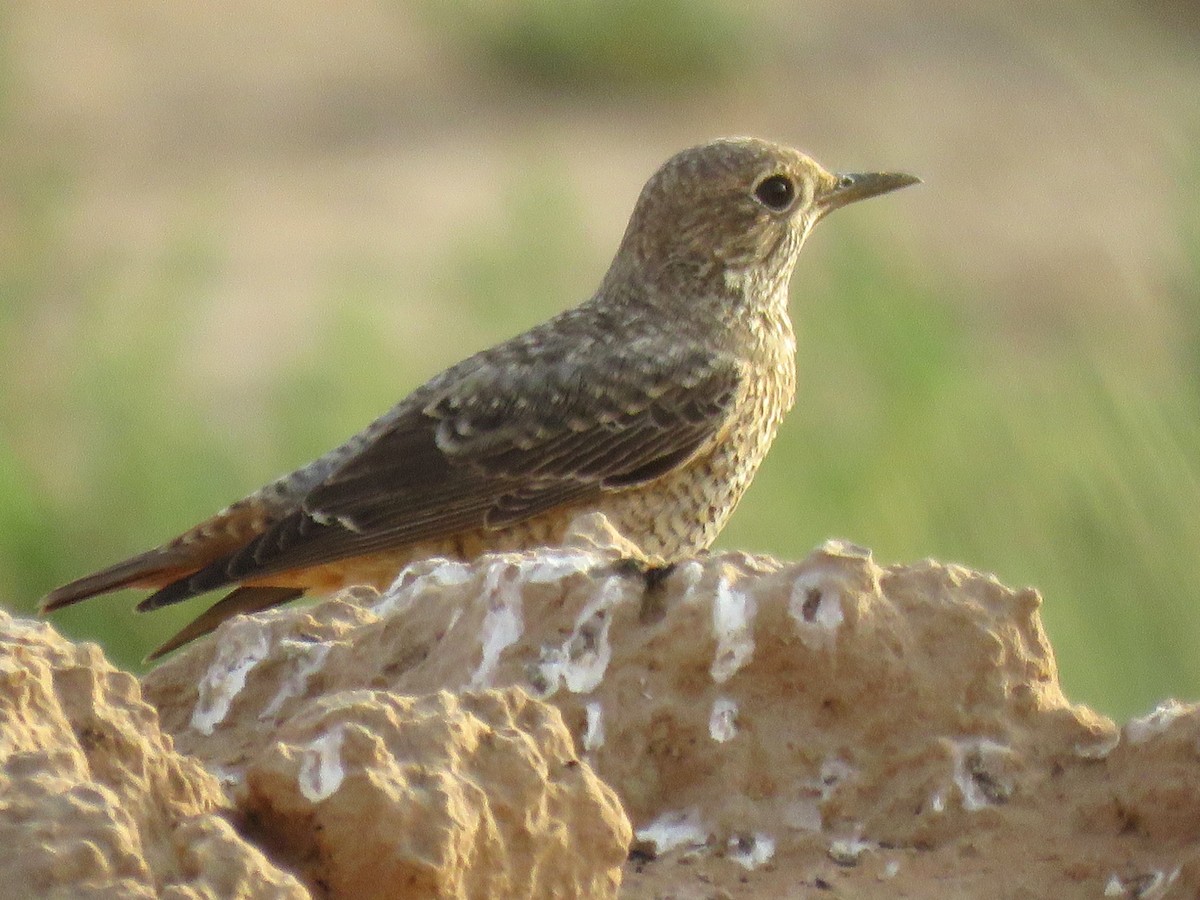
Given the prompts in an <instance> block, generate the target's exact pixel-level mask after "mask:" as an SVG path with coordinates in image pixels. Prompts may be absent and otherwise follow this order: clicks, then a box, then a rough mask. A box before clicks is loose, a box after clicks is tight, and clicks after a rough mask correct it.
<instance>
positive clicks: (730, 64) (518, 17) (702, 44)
mask: <svg viewBox="0 0 1200 900" xmlns="http://www.w3.org/2000/svg"><path fill="white" fill-rule="evenodd" d="M422 9H423V11H424V12H425V14H426V16H427V18H428V19H429V20H430V21H431V23H432V24H433V25H434V26H435V27H437V28H438V29H439V30H440V31H442V32H443V33H444V34H445V35H446V36H447V38H448V39H450V40H452V41H454V42H455V43H457V44H458V46H459V52H460V54H461V55H462V56H463V57H464V58H467V59H472V60H478V61H482V62H484V63H485V64H487V65H489V66H490V67H491V68H493V69H495V70H497V71H499V72H501V73H505V74H507V75H509V76H511V77H512V78H514V79H515V80H517V81H520V82H521V83H523V84H527V85H529V84H534V85H540V86H542V87H545V88H550V89H553V90H569V91H572V92H582V93H584V94H589V95H602V94H604V93H607V92H609V91H612V90H629V89H636V90H639V91H641V90H645V89H647V88H650V89H659V90H661V89H669V88H672V87H678V86H686V87H688V88H695V87H696V86H698V85H702V84H706V83H713V82H716V81H720V80H721V79H723V78H725V77H727V76H729V75H730V74H731V73H733V72H735V71H738V70H743V71H744V70H745V69H746V68H747V66H748V65H756V64H757V62H755V63H751V62H750V60H757V59H760V58H761V55H762V51H763V48H762V46H761V44H760V43H759V42H755V43H753V44H752V43H751V33H752V32H757V31H758V29H757V28H755V27H753V26H752V23H753V22H754V20H755V18H756V13H757V11H754V10H746V9H739V8H738V7H737V6H734V5H732V4H729V3H727V2H723V0H657V2H655V3H645V2H643V0H573V2H570V3H563V2H560V0H520V2H505V3H496V2H490V0H452V2H447V3H438V4H428V5H426V6H424V7H422ZM757 37H759V38H762V37H763V35H761V34H758V35H757Z"/></svg>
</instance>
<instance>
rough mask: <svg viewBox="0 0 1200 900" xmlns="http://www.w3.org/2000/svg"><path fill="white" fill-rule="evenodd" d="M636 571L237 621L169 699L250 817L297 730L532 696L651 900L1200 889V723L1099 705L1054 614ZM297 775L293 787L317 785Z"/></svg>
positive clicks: (579, 554) (495, 569)
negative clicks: (354, 708)
mask: <svg viewBox="0 0 1200 900" xmlns="http://www.w3.org/2000/svg"><path fill="white" fill-rule="evenodd" d="M624 553H625V551H624V550H623V549H622V548H617V547H612V546H606V545H605V542H604V541H603V540H595V541H592V545H591V546H587V547H583V546H576V547H571V548H567V549H560V550H547V551H540V552H537V553H528V554H499V555H493V556H487V557H484V558H482V559H481V560H479V561H478V562H477V563H474V564H463V563H459V562H451V561H447V560H437V559H435V560H428V561H425V562H422V563H419V564H416V565H414V566H412V567H410V568H409V569H408V570H407V571H406V572H405V573H404V574H403V576H402V577H401V578H400V579H399V580H398V582H397V584H396V585H395V586H394V587H393V588H392V589H391V590H390V591H388V592H386V593H385V594H383V595H382V596H379V595H376V594H374V593H372V592H365V591H364V592H357V593H349V594H346V595H344V596H342V597H338V598H334V599H332V600H329V601H327V602H324V603H321V604H319V605H315V606H310V607H306V608H303V607H302V608H291V609H285V610H275V611H272V612H270V613H266V614H262V615H259V616H257V617H254V618H249V619H245V618H243V619H237V620H234V621H232V622H230V623H227V624H226V625H225V626H223V627H222V628H221V629H220V630H219V631H218V632H217V634H216V636H215V640H212V641H207V642H202V643H200V644H198V645H197V646H195V647H193V648H190V649H188V650H187V651H185V652H184V653H182V654H180V655H179V656H178V657H176V658H175V659H172V660H170V661H168V662H167V663H166V664H164V665H163V666H161V667H160V668H159V669H157V670H155V671H154V672H152V673H150V674H149V675H148V676H147V677H146V679H145V689H146V692H147V696H148V697H150V698H151V699H152V702H154V703H155V705H156V706H158V708H159V709H160V712H161V715H162V717H163V722H164V727H165V728H166V729H167V730H168V731H169V732H170V733H172V734H174V735H175V737H176V739H177V741H178V745H179V746H180V748H181V749H183V750H186V751H187V752H189V753H194V754H195V755H197V756H198V757H200V758H201V759H204V760H205V761H206V762H207V763H209V764H210V765H212V766H214V767H217V768H218V769H219V770H220V771H221V772H222V773H224V774H225V775H226V776H227V777H229V778H230V779H231V782H232V784H233V787H232V791H233V793H234V794H235V795H237V796H242V797H247V796H251V795H252V794H253V792H254V791H255V790H257V788H256V787H255V785H256V784H258V783H259V781H258V779H259V778H261V777H262V776H261V772H262V769H261V768H260V767H261V766H263V763H262V762H261V760H262V759H263V758H264V757H263V753H264V749H263V748H269V747H270V746H271V743H272V742H273V741H275V740H278V739H279V737H278V736H279V735H280V734H284V733H288V729H291V728H293V727H298V726H294V723H295V722H298V721H301V720H302V719H303V721H305V722H306V723H308V724H306V725H305V726H304V729H305V730H304V734H305V738H304V740H307V741H308V746H309V747H310V748H311V747H312V745H313V743H314V742H318V744H319V746H321V747H324V748H325V749H326V750H328V749H329V747H330V745H331V744H333V743H336V738H335V737H334V735H336V734H337V733H338V732H337V728H338V722H341V721H343V720H335V719H323V718H321V717H322V716H325V715H327V713H326V711H325V706H324V704H327V703H330V702H332V703H334V705H335V706H337V705H338V704H341V703H344V702H349V700H347V699H346V698H348V697H354V696H357V695H356V694H355V692H361V691H364V690H367V691H372V692H388V693H391V694H400V695H410V696H413V697H422V695H436V694H437V693H438V692H440V691H451V692H478V691H482V690H486V689H489V688H509V687H517V688H523V689H524V690H526V691H528V692H530V693H531V694H533V695H534V696H537V697H539V698H541V699H543V700H545V701H546V702H548V703H551V704H553V705H554V706H556V707H558V709H559V710H561V712H562V716H563V718H564V720H565V721H566V723H567V725H568V727H569V728H570V730H571V732H572V734H573V736H574V739H575V742H576V746H577V747H578V748H579V751H580V752H581V753H582V754H583V759H584V760H586V761H587V762H589V763H591V765H592V766H594V768H595V770H596V771H597V772H598V773H599V775H600V777H602V778H603V779H604V780H605V781H606V782H607V783H608V784H610V785H611V786H612V787H613V788H614V789H615V790H616V792H617V794H618V795H619V797H620V799H621V802H622V803H623V804H624V807H625V809H626V811H627V812H628V814H629V818H630V819H631V820H632V821H633V824H634V827H635V829H636V835H637V839H638V841H637V843H636V844H635V850H634V853H633V855H632V857H631V860H630V862H629V863H628V864H627V865H626V867H625V883H624V887H623V888H622V894H623V896H631V897H641V896H679V897H688V896H696V897H709V896H722V895H729V896H763V897H766V896H782V895H787V894H788V892H789V891H791V892H793V893H794V892H795V891H796V890H802V891H803V890H812V891H816V890H820V889H822V888H833V889H839V890H845V892H846V895H848V896H855V897H858V896H863V897H872V896H878V897H894V896H913V897H941V896H945V897H1010V896H1029V897H1040V896H1056V897H1072V896H1081V897H1082V896H1088V897H1095V896H1127V897H1135V896H1136V897H1152V896H1174V895H1175V894H1173V893H1172V892H1176V891H1191V892H1192V893H1191V894H1181V896H1192V895H1194V893H1195V891H1196V890H1197V887H1198V886H1200V855H1198V849H1200V823H1198V822H1197V815H1196V813H1195V810H1197V809H1200V755H1198V754H1197V745H1196V740H1195V738H1194V732H1195V731H1196V729H1197V727H1198V724H1197V723H1198V722H1200V715H1198V714H1197V712H1196V711H1195V710H1194V709H1192V708H1190V707H1189V708H1169V709H1168V710H1167V711H1166V712H1163V713H1161V714H1157V715H1156V717H1154V718H1153V720H1147V722H1146V723H1142V724H1138V723H1131V725H1130V726H1129V728H1130V729H1132V731H1127V733H1125V734H1124V735H1122V732H1120V731H1119V730H1118V729H1117V728H1116V726H1115V725H1113V723H1112V722H1110V721H1109V720H1107V719H1105V718H1103V717H1101V716H1098V715H1096V714H1095V713H1093V712H1091V711H1090V710H1088V709H1086V708H1084V707H1080V706H1073V705H1071V704H1070V703H1069V702H1068V701H1067V700H1066V699H1065V698H1064V696H1063V694H1062V692H1061V690H1060V689H1059V686H1058V682H1057V675H1056V670H1055V665H1054V659H1053V654H1052V652H1051V649H1050V646H1049V644H1048V642H1047V640H1046V637H1045V634H1044V632H1043V630H1042V627H1041V623H1040V620H1039V617H1038V608H1039V605H1040V603H1041V600H1040V598H1039V596H1038V595H1037V593H1036V592H1034V591H1030V590H1026V591H1013V590H1010V589H1008V588H1005V587H1004V586H1003V585H1001V584H1000V583H999V582H998V581H997V580H996V579H994V578H992V577H990V576H986V575H982V574H979V573H976V572H972V571H969V570H967V569H964V568H961V567H957V566H943V565H940V564H937V563H934V562H923V563H918V564H916V565H912V566H893V567H888V568H883V567H880V566H878V565H877V564H876V563H875V562H874V561H873V560H872V558H871V556H870V554H869V553H868V552H866V551H863V550H860V549H858V548H855V547H852V546H849V545H845V544H839V543H830V544H827V545H826V546H825V547H823V548H821V549H819V550H818V551H816V552H814V553H813V554H812V555H811V556H810V557H809V558H808V559H806V560H805V561H803V562H801V563H798V564H781V563H778V562H775V561H773V560H770V559H765V558H758V557H751V556H746V555H743V554H725V555H720V556H713V557H710V558H706V559H703V560H694V561H688V562H685V563H683V564H681V565H680V566H678V567H677V568H676V569H675V571H674V572H672V573H671V574H670V575H669V576H668V577H666V578H665V579H663V580H661V581H658V582H655V581H654V580H653V579H650V580H647V579H645V578H644V577H643V576H642V574H641V573H639V572H637V571H636V570H635V569H633V568H632V567H630V566H626V565H620V564H617V563H616V558H617V557H618V556H622V555H624ZM339 697H340V698H341V699H336V698H339ZM420 702H422V703H428V702H433V701H431V700H429V698H428V697H425V699H423V700H421V701H420ZM443 702H448V701H443ZM458 702H459V703H462V704H467V703H468V702H475V701H468V700H467V699H466V695H464V696H461V697H460V698H459V701H458ZM472 714H474V713H472ZM350 721H351V719H346V720H344V723H347V724H348V723H349V722H350ZM321 723H325V724H321ZM322 729H324V730H322ZM288 740H291V739H285V740H284V743H285V744H287V742H288ZM383 740H384V743H386V742H387V739H386V738H385V739H383ZM322 741H324V743H320V742H322ZM301 743H303V742H302V741H299V742H297V743H296V744H295V746H296V747H299V746H300V744H301ZM341 746H342V748H343V749H344V748H345V747H346V744H345V743H344V742H343V744H342V745H341ZM271 752H274V751H271ZM295 752H298V751H295ZM356 752H357V751H356ZM393 752H394V751H393ZM291 765H292V768H287V767H284V768H283V770H282V771H283V772H284V775H280V776H279V777H280V778H281V779H282V780H281V782H280V783H283V781H286V780H287V779H291V782H292V783H303V781H304V779H303V776H302V773H301V771H300V762H299V761H298V760H293V762H292V764H291ZM293 770H294V774H293ZM291 790H292V795H293V796H295V794H296V788H295V787H293V788H292V789H291ZM334 793H336V791H335V792H334ZM332 796H333V795H331V797H332ZM242 802H246V801H242ZM322 802H329V800H325V801H322ZM680 861H684V862H686V863H687V864H686V865H679V862H680ZM722 892H723V894H722Z"/></svg>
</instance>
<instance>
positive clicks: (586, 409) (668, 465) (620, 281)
mask: <svg viewBox="0 0 1200 900" xmlns="http://www.w3.org/2000/svg"><path fill="white" fill-rule="evenodd" d="M919 181H920V179H919V178H917V177H916V176H913V175H908V174H904V173H898V172H866V173H859V174H835V173H833V172H830V171H827V170H826V169H825V168H823V167H822V166H821V165H820V164H819V163H817V162H816V161H815V160H814V159H812V158H811V157H809V156H807V155H805V154H804V153H801V152H800V151H798V150H795V149H792V148H790V147H787V146H783V145H780V144H776V143H772V142H768V141H765V140H760V139H757V138H744V137H743V138H722V139H719V140H715V141H711V142H708V143H705V144H701V145H698V146H694V147H691V148H689V149H685V150H682V151H680V152H679V153H676V154H675V155H674V156H672V157H671V158H670V159H669V160H667V161H666V162H665V163H664V164H663V165H662V166H661V167H660V168H659V169H658V170H657V171H656V172H655V173H654V174H653V175H652V176H651V177H650V179H649V180H648V181H647V182H646V184H645V186H644V187H643V189H642V191H641V193H640V195H639V197H638V199H637V201H636V203H635V205H634V209H633V212H632V214H631V216H630V219H629V224H628V226H627V228H626V230H625V233H624V236H623V237H622V239H621V242H620V244H619V246H618V249H617V251H616V254H615V256H614V258H613V260H612V263H611V264H610V266H609V268H608V270H607V272H606V274H605V275H604V277H603V278H602V279H601V282H600V286H599V288H598V289H597V290H596V292H595V293H594V294H593V295H592V296H591V297H590V298H589V299H587V300H585V301H584V302H583V303H581V304H579V305H577V306H574V307H571V308H568V309H566V310H564V311H562V312H560V313H558V314H557V315H555V316H553V317H552V318H550V319H548V320H547V321H545V322H543V323H542V324H540V325H537V326H535V327H533V328H531V329H529V330H528V331H526V332H524V333H522V334H519V335H517V336H515V337H512V338H510V339H508V340H506V341H503V342H502V343H499V344H496V345H495V346H493V347H491V348H488V349H485V350H482V351H480V352H478V353H475V354H474V355H473V356H470V357H468V358H467V359H465V360H463V361H462V362H459V363H457V364H456V365H453V366H451V367H450V368H448V369H446V370H445V371H443V372H441V373H440V374H438V375H435V376H434V377H433V378H431V379H429V380H428V381H427V382H425V383H424V384H423V385H421V386H420V387H418V388H416V389H415V390H414V391H412V393H410V394H409V395H408V396H407V397H405V398H404V399H403V400H401V401H400V402H399V403H398V404H397V405H396V406H394V407H393V408H392V409H390V410H389V411H388V412H386V413H385V414H384V415H383V416H381V417H380V418H378V419H376V420H375V421H374V422H373V423H371V424H370V425H368V426H367V427H366V428H365V429H364V430H363V431H361V432H360V433H358V434H356V435H354V436H353V437H351V438H350V439H348V440H347V441H346V442H345V443H343V444H341V445H340V446H338V447H336V448H335V449H333V450H331V451H329V452H328V453H326V454H325V455H323V456H321V457H319V458H317V459H316V460H314V461H313V462H311V463H309V464H307V465H305V466H302V467H301V468H299V469H297V470H295V471H293V472H291V473H289V474H287V475H283V476H281V477H279V478H277V479H276V480H274V481H272V482H270V483H269V484H267V485H265V486H264V487H262V488H260V489H259V490H257V491H254V492H253V493H251V494H249V495H248V496H246V497H244V498H243V499H241V500H238V501H237V502H235V503H233V504H231V505H230V506H227V507H226V508H225V509H223V510H221V511H220V512H218V513H216V514H215V515H213V516H211V517H210V518H208V519H205V520H204V521H202V522H200V523H199V524H197V525H195V526H194V527H192V528H189V529H188V530H187V531H184V532H183V533H182V534H180V535H179V536H177V537H175V538H173V539H172V540H169V541H167V542H166V543H164V544H161V545H160V546H158V547H155V548H153V549H150V550H147V551H145V552H143V553H139V554H138V555H136V556H133V557H131V558H129V559H126V560H123V561H121V562H118V563H116V564H114V565H111V566H109V567H107V568H104V569H101V570H100V571H98V572H95V573H93V574H90V575H87V576H85V577H82V578H79V579H78V580H76V581H72V582H70V583H69V584H66V585H64V586H62V587H59V588H57V589H55V590H52V591H50V592H49V593H48V594H47V595H46V596H45V597H44V598H43V601H42V605H41V610H42V612H43V614H45V613H50V612H53V611H54V610H57V609H61V608H62V607H65V606H69V605H71V604H74V603H77V602H79V601H80V600H84V599H86V598H89V597H92V596H95V595H98V594H105V593H108V592H110V591H115V590H118V589H123V588H141V589H147V590H151V591H153V593H152V594H150V595H149V596H148V597H146V598H145V599H144V600H142V601H141V603H140V604H138V607H137V608H138V609H139V610H140V611H146V610H153V609H158V608H160V607H164V606H167V605H169V604H173V603H178V602H180V601H183V600H187V599H189V598H191V597H195V596H198V595H201V594H206V593H208V592H210V591H214V590H217V589H222V588H224V589H227V590H230V589H231V590H230V593H228V594H227V595H226V596H224V597H223V598H222V599H220V600H218V601H217V602H216V603H215V604H213V605H212V606H210V607H208V608H207V609H206V610H204V611H203V612H202V613H201V614H200V615H199V616H198V617H197V618H195V619H194V620H193V621H192V622H191V623H190V624H188V625H187V626H186V627H185V628H184V629H183V630H182V631H180V632H179V633H178V634H176V635H175V636H174V637H172V638H171V639H170V640H168V641H167V642H166V643H165V644H163V645H162V646H161V647H159V648H158V649H157V650H155V651H154V652H153V653H151V654H150V656H149V657H148V659H156V658H158V657H160V656H162V655H164V654H165V653H168V652H170V651H172V650H175V649H177V648H179V647H181V646H183V645H184V644H186V643H188V642H190V641H192V640H194V639H195V638H198V637H200V636H202V635H204V634H207V633H208V632H210V631H212V630H214V629H215V628H216V627H217V625H219V624H220V623H221V622H223V621H225V620H226V619H228V618H231V617H233V616H234V615H237V614H239V613H247V614H248V613H253V612H257V611H260V610H263V609H267V608H269V607H272V606H275V605H277V604H281V603H285V602H287V601H290V600H293V599H295V598H297V597H300V596H301V595H304V594H306V593H316V594H324V593H329V592H332V591H334V590H337V589H339V588H342V587H346V586H350V585H358V584H365V585H371V586H374V587H376V588H378V589H380V590H383V589H385V588H386V587H387V586H388V585H389V584H390V583H391V582H392V581H393V580H394V579H395V578H396V576H397V575H398V574H399V572H400V571H401V570H402V569H403V568H404V567H405V566H406V565H407V564H409V563H411V562H413V561H415V560H418V559H424V558H428V557H432V556H445V557H450V558H457V559H463V560H470V559H473V558H475V557H478V556H479V555H481V554H483V553H485V552H490V551H515V550H527V549H532V548H535V547H541V546H553V545H555V544H557V543H559V542H561V541H562V539H563V538H564V537H565V535H566V532H567V530H568V528H569V526H570V524H571V523H572V522H573V521H575V520H576V519H577V517H579V516H581V515H584V514H587V513H592V512H598V513H602V514H603V515H604V516H605V517H606V518H607V520H608V521H609V523H610V524H611V525H612V526H613V527H614V528H615V529H616V530H617V531H618V532H619V533H620V534H621V535H622V536H623V537H625V538H626V539H628V540H629V541H631V542H632V543H633V544H634V545H635V546H636V547H637V548H638V550H639V552H640V554H641V557H640V562H641V563H643V564H644V565H646V566H647V567H649V568H654V567H666V566H670V565H671V564H673V563H674V562H676V561H678V560H681V559H684V558H687V557H690V556H693V555H695V554H697V553H699V552H702V551H704V550H706V549H707V548H708V547H709V546H710V545H711V544H712V543H713V541H714V540H715V538H716V537H717V534H718V532H720V530H721V528H722V527H723V526H724V524H725V522H726V521H727V520H728V518H729V516H730V514H731V513H732V512H733V510H734V507H735V506H736V505H737V503H738V501H739V499H740V498H741V496H742V494H743V492H744V491H745V490H746V488H747V486H748V485H749V484H750V481H751V479H752V478H753V477H754V474H755V472H756V470H757V469H758V467H759V464H760V463H761V462H762V460H763V457H764V456H765V454H766V452H767V449H768V448H769V446H770V445H771V442H772V440H773V439H774V437H775V434H776V431H777V430H778V428H779V425H780V422H781V421H782V420H783V418H784V414H785V413H786V412H787V411H788V410H789V409H791V407H792V406H793V403H794V401H795V396H796V339H795V334H794V331H793V326H792V321H791V318H790V315H789V310H788V299H789V283H790V281H791V276H792V272H793V269H794V268H795V265H796V260H797V257H798V255H799V253H800V249H801V247H802V246H803V244H804V242H805V239H806V238H807V237H808V235H809V233H810V232H811V231H812V229H813V227H814V226H815V225H816V224H817V223H818V222H819V221H821V220H822V219H823V218H824V217H825V216H826V215H828V214H829V213H830V212H833V211H834V210H837V209H840V208H841V207H843V206H846V205H848V204H850V203H854V202H857V201H859V200H864V199H867V198H869V197H875V196H878V195H881V194H885V193H888V192H890V191H894V190H897V189H899V188H903V187H906V186H909V185H912V184H916V183H918V182H919Z"/></svg>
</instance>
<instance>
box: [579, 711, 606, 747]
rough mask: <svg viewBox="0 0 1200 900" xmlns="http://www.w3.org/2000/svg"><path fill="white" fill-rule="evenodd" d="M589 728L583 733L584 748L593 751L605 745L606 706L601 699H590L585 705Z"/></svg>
mask: <svg viewBox="0 0 1200 900" xmlns="http://www.w3.org/2000/svg"><path fill="white" fill-rule="evenodd" d="M583 710H584V716H585V717H586V718H587V730H586V731H584V733H583V750H584V752H585V753H591V752H592V751H593V750H596V749H598V748H600V747H602V746H604V707H602V706H601V705H600V701H599V700H589V701H588V702H587V703H585V704H584V706H583Z"/></svg>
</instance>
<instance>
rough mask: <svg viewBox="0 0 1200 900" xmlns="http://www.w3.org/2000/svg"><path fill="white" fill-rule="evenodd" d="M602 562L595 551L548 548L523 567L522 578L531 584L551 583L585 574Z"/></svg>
mask: <svg viewBox="0 0 1200 900" xmlns="http://www.w3.org/2000/svg"><path fill="white" fill-rule="evenodd" d="M600 564H601V560H600V558H599V557H598V556H597V555H596V554H594V553H588V552H586V551H584V550H570V549H568V550H556V549H548V550H547V551H546V552H545V553H543V554H541V555H540V556H537V557H536V558H534V559H533V560H532V561H531V562H529V563H528V564H527V565H523V566H522V569H521V576H522V578H523V579H524V580H525V581H527V582H529V583H530V584H549V583H550V582H554V581H562V580H563V579H564V578H569V577H570V576H572V575H584V574H586V573H588V572H590V571H591V570H592V569H595V568H596V567H598V566H599V565H600Z"/></svg>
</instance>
